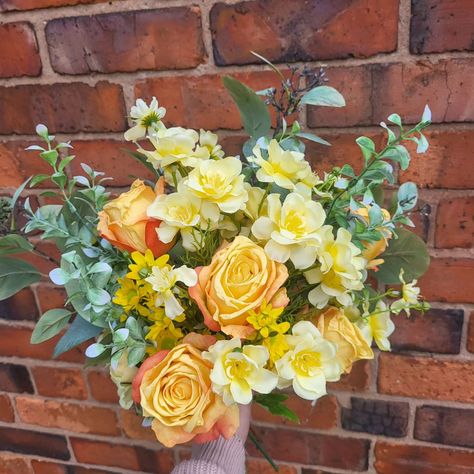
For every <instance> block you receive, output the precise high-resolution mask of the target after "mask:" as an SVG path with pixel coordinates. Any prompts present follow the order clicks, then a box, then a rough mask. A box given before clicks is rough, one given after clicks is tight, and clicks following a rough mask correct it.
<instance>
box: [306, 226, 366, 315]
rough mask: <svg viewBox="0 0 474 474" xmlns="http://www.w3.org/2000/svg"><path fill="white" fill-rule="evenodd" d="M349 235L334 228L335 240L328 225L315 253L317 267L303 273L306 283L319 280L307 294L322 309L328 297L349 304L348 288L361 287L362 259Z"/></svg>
mask: <svg viewBox="0 0 474 474" xmlns="http://www.w3.org/2000/svg"><path fill="white" fill-rule="evenodd" d="M351 238H352V235H351V233H350V232H349V231H348V230H346V229H344V228H342V227H341V228H340V229H338V231H337V238H336V239H334V235H333V233H332V229H331V228H327V229H325V231H324V233H323V234H322V243H321V247H320V249H319V255H318V259H319V261H320V263H321V266H320V267H319V268H314V269H311V270H309V271H307V272H305V277H306V280H307V281H308V283H309V284H311V285H314V284H317V283H319V285H318V286H317V287H316V288H313V289H312V290H311V291H310V292H309V294H308V299H309V301H310V303H311V304H312V305H314V306H316V307H317V308H324V307H325V306H326V305H327V304H328V302H329V300H330V299H331V298H336V300H337V301H338V302H339V303H340V304H341V305H343V306H350V305H351V304H352V295H351V291H353V290H361V289H362V288H363V283H362V279H363V274H362V270H363V269H364V267H365V260H364V258H362V257H359V255H360V253H361V252H360V250H359V249H358V248H357V247H356V246H355V245H354V244H353V243H352V242H351Z"/></svg>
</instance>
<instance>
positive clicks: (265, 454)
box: [249, 429, 280, 472]
mask: <svg viewBox="0 0 474 474" xmlns="http://www.w3.org/2000/svg"><path fill="white" fill-rule="evenodd" d="M249 439H250V441H252V443H253V444H254V445H255V447H256V448H257V449H258V450H259V451H260V452H261V453H262V456H263V457H264V458H265V459H266V460H267V461H268V462H269V464H270V466H272V468H273V470H274V471H275V472H280V470H279V469H278V466H277V465H276V464H275V462H274V461H273V459H272V458H271V456H270V455H269V454H268V452H267V451H266V449H265V448H264V447H263V445H262V444H261V443H260V441H259V440H258V438H257V435H256V434H255V432H254V431H253V430H252V429H250V431H249Z"/></svg>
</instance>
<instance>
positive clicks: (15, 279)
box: [0, 257, 41, 301]
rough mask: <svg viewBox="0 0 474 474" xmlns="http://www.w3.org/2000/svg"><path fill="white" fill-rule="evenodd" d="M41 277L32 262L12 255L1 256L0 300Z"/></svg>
mask: <svg viewBox="0 0 474 474" xmlns="http://www.w3.org/2000/svg"><path fill="white" fill-rule="evenodd" d="M40 279H41V274H40V272H39V271H38V270H37V269H36V268H35V267H33V265H31V264H30V263H27V262H24V261H23V260H17V259H14V258H10V257H0V301H1V300H5V299H7V298H9V297H10V296H13V295H14V294H15V293H18V292H19V291H20V290H22V289H23V288H26V287H27V286H30V285H31V284H33V283H37V282H38V281H39V280H40Z"/></svg>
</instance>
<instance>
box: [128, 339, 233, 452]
mask: <svg viewBox="0 0 474 474" xmlns="http://www.w3.org/2000/svg"><path fill="white" fill-rule="evenodd" d="M190 342H194V343H197V345H198V346H200V348H202V350H205V349H207V348H209V343H212V342H215V338H210V337H209V336H207V337H206V336H200V335H198V334H194V335H193V336H191V337H190V336H186V338H185V339H184V340H183V343H182V344H180V345H178V346H176V347H174V348H173V349H171V350H169V351H161V352H158V353H157V354H155V355H154V356H153V357H150V358H148V359H147V360H146V361H145V362H144V363H143V365H142V366H141V367H140V370H139V371H138V373H137V375H136V376H135V379H134V381H133V398H134V400H135V402H137V403H140V404H141V406H142V408H143V415H144V416H147V417H152V418H153V422H152V429H153V431H154V432H155V435H156V437H157V439H158V441H159V442H160V443H162V444H163V445H164V446H166V447H168V448H171V447H173V446H175V445H176V444H182V443H186V442H188V441H191V440H193V441H194V442H198V443H203V442H208V441H212V440H214V439H216V438H218V437H219V436H223V437H224V438H226V439H229V438H231V437H232V436H233V435H234V434H235V432H236V431H237V428H238V426H239V407H238V405H237V404H234V405H231V406H226V405H225V404H224V402H223V401H222V398H221V397H220V396H219V395H217V394H216V393H214V392H213V391H212V388H211V385H212V382H211V379H210V375H211V370H212V367H213V366H212V363H211V362H209V361H206V360H204V359H203V358H202V356H201V351H200V350H199V349H197V348H196V347H195V346H194V345H191V343H190Z"/></svg>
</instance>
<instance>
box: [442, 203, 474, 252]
mask: <svg viewBox="0 0 474 474" xmlns="http://www.w3.org/2000/svg"><path fill="white" fill-rule="evenodd" d="M473 241H474V196H466V197H458V198H452V199H447V200H444V201H441V202H440V203H439V205H438V212H437V213H436V234H435V245H436V247H438V248H449V249H450V248H454V247H463V248H470V247H472V244H473Z"/></svg>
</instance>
